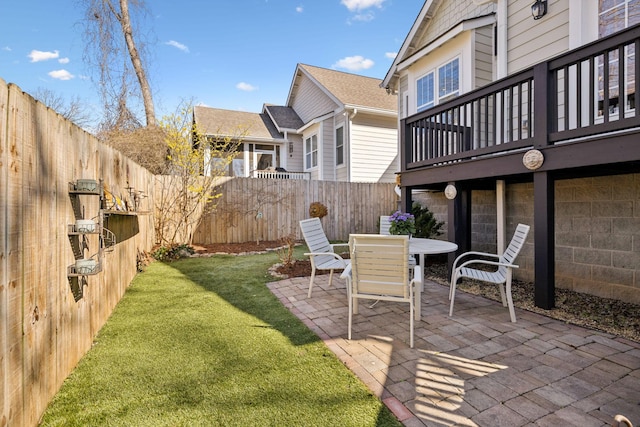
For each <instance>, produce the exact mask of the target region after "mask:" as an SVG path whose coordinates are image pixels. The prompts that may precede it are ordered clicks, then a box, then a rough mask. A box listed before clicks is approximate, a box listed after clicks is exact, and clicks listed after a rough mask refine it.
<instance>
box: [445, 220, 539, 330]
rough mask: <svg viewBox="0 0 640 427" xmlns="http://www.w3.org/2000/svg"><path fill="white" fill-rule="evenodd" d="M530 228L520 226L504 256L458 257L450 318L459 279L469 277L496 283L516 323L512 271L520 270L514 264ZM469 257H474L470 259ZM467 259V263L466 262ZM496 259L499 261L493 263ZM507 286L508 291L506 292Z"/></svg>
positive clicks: (480, 253) (464, 254)
mask: <svg viewBox="0 0 640 427" xmlns="http://www.w3.org/2000/svg"><path fill="white" fill-rule="evenodd" d="M529 228H530V227H529V226H528V225H525V224H518V226H517V227H516V231H515V233H514V234H513V237H512V238H511V243H509V246H507V249H506V250H505V251H504V253H503V254H502V255H497V254H490V253H485V252H475V251H471V252H465V253H463V254H462V255H460V256H458V258H456V260H455V261H454V262H453V269H452V273H451V285H450V288H449V299H450V300H451V305H450V307H449V316H453V303H454V300H455V296H456V284H457V282H458V280H459V279H461V278H463V277H468V278H470V279H474V280H479V281H483V282H489V283H494V284H496V285H498V286H499V287H500V296H501V297H502V305H503V306H505V307H507V306H508V307H509V315H510V316H511V321H512V322H514V323H515V321H516V313H515V310H514V309H513V298H512V297H511V276H512V270H513V269H514V268H518V266H517V265H515V264H514V263H513V261H514V260H515V259H516V257H517V256H518V254H519V253H520V250H521V249H522V247H523V246H524V241H525V240H526V238H527V234H529ZM469 257H473V258H472V259H469ZM487 258H489V259H487ZM465 259H467V261H464V260H465ZM491 259H495V260H497V261H492V260H491ZM470 265H484V266H487V265H488V266H493V268H494V270H492V271H487V270H483V269H476V268H471V267H468V266H470ZM505 285H506V290H505Z"/></svg>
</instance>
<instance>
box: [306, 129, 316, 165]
mask: <svg viewBox="0 0 640 427" xmlns="http://www.w3.org/2000/svg"><path fill="white" fill-rule="evenodd" d="M317 166H318V135H311V136H310V137H309V138H306V139H305V140H304V167H305V169H311V168H315V167H317Z"/></svg>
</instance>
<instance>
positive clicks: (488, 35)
mask: <svg viewBox="0 0 640 427" xmlns="http://www.w3.org/2000/svg"><path fill="white" fill-rule="evenodd" d="M475 67H476V75H475V87H481V86H484V85H487V84H489V83H491V82H492V81H493V79H494V77H495V67H494V56H493V26H487V27H484V28H478V29H477V30H476V31H475ZM463 72H464V71H463Z"/></svg>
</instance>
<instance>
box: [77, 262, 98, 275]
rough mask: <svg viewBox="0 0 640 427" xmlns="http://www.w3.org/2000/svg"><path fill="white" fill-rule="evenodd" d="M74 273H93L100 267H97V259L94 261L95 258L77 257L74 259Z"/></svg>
mask: <svg viewBox="0 0 640 427" xmlns="http://www.w3.org/2000/svg"><path fill="white" fill-rule="evenodd" d="M75 266H76V274H83V275H84V274H86V275H89V274H95V273H97V272H98V271H99V270H100V269H99V264H98V261H96V260H95V259H91V258H88V259H78V260H76V264H75Z"/></svg>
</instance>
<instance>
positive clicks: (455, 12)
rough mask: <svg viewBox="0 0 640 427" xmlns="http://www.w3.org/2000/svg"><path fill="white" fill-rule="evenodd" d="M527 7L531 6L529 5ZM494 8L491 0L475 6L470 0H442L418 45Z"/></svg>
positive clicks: (422, 44) (430, 40)
mask: <svg viewBox="0 0 640 427" xmlns="http://www.w3.org/2000/svg"><path fill="white" fill-rule="evenodd" d="M529 8H531V5H529ZM495 9H496V4H495V3H493V2H491V3H487V4H486V5H482V6H476V5H475V4H474V3H473V2H472V1H460V0H443V1H442V2H441V3H440V5H439V6H438V7H437V10H436V12H435V13H434V16H433V19H431V22H430V23H429V27H428V28H427V31H426V32H425V34H424V35H423V36H422V38H421V39H420V42H419V43H418V46H419V47H423V46H426V45H428V44H429V43H431V42H432V41H434V40H435V39H437V38H438V37H440V36H442V35H443V34H444V33H446V32H447V31H448V30H450V29H451V28H452V27H453V26H454V25H456V24H459V23H461V22H462V21H464V20H467V19H471V18H477V17H479V16H484V15H488V14H489V13H491V12H494V11H495ZM529 10H531V9H529ZM529 16H531V15H529Z"/></svg>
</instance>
